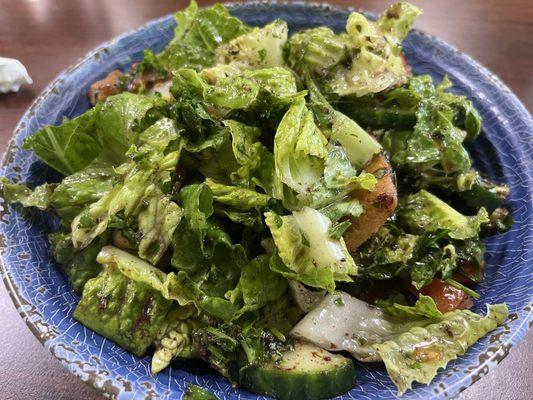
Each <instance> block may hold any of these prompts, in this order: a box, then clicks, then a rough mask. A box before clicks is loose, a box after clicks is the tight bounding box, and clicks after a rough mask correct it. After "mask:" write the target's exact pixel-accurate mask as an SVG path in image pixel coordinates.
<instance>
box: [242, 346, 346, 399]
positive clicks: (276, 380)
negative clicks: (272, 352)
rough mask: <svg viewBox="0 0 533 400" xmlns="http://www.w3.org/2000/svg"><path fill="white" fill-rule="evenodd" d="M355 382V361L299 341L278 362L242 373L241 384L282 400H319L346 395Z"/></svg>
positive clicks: (253, 367)
mask: <svg viewBox="0 0 533 400" xmlns="http://www.w3.org/2000/svg"><path fill="white" fill-rule="evenodd" d="M354 383H355V370H354V366H353V362H352V360H351V359H349V358H346V357H343V356H341V355H339V354H331V353H329V352H327V351H326V350H324V349H321V348H320V347H317V346H315V345H313V344H310V343H306V342H300V341H298V342H296V343H295V344H294V349H293V350H291V351H288V352H286V353H285V354H283V356H282V357H281V358H280V359H279V360H278V361H276V362H274V361H272V362H269V363H267V364H263V365H259V366H255V365H254V366H250V367H248V368H245V369H244V370H242V371H241V384H242V386H244V387H245V388H247V389H248V390H251V391H253V392H255V393H259V394H264V395H267V396H272V397H275V398H277V399H281V400H315V399H325V398H330V397H335V396H338V395H341V394H343V393H346V392H347V391H349V390H350V389H351V388H353V386H354Z"/></svg>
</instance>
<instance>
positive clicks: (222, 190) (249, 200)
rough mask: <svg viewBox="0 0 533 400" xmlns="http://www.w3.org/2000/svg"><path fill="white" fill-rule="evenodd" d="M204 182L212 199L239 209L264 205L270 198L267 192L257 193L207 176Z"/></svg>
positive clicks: (247, 209)
mask: <svg viewBox="0 0 533 400" xmlns="http://www.w3.org/2000/svg"><path fill="white" fill-rule="evenodd" d="M205 184H206V185H207V186H208V187H209V189H211V192H212V193H213V200H214V201H216V202H218V203H221V204H225V205H228V206H231V207H233V208H234V209H236V210H240V211H249V210H251V209H254V208H255V209H258V208H261V207H265V206H266V205H267V204H268V203H269V201H270V199H271V197H270V196H269V195H267V194H263V193H257V192H255V191H253V190H249V189H245V188H240V187H238V186H228V185H222V184H220V183H217V182H215V181H213V180H211V179H209V178H207V179H206V180H205Z"/></svg>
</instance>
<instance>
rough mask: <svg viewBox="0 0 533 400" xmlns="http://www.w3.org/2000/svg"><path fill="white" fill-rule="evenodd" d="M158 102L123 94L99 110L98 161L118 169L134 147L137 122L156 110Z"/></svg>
mask: <svg viewBox="0 0 533 400" xmlns="http://www.w3.org/2000/svg"><path fill="white" fill-rule="evenodd" d="M154 101H156V98H153V97H149V96H144V95H139V94H133V93H128V92H124V93H121V94H118V95H115V96H111V97H108V98H107V99H106V101H105V102H103V103H99V104H98V105H97V106H96V109H95V110H96V113H95V119H96V122H95V124H96V132H97V135H98V139H99V141H100V143H101V144H102V149H101V151H102V152H101V153H100V154H99V159H101V160H103V161H107V162H109V163H110V164H111V165H118V164H121V163H122V162H124V161H126V157H125V153H126V151H127V150H128V149H129V147H130V146H131V145H132V144H134V143H135V131H134V127H135V122H136V121H137V120H139V119H141V118H142V117H143V116H144V115H145V114H146V112H147V111H148V110H149V109H150V108H152V107H153V106H154Z"/></svg>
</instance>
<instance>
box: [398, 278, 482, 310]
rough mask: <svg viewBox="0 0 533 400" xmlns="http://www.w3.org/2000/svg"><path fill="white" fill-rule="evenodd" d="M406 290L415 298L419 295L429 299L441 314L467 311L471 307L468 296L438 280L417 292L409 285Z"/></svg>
mask: <svg viewBox="0 0 533 400" xmlns="http://www.w3.org/2000/svg"><path fill="white" fill-rule="evenodd" d="M407 288H408V289H409V291H410V292H411V293H413V294H414V295H415V296H417V297H418V296H420V295H421V294H423V295H424V296H429V297H431V298H432V299H433V300H434V301H435V304H436V305H437V308H438V309H439V311H440V312H442V313H445V312H448V311H453V310H464V309H468V308H471V307H472V305H473V303H472V298H471V297H470V296H469V295H467V294H466V293H465V292H463V291H462V290H461V289H457V288H455V287H453V286H452V285H450V284H448V283H446V282H444V281H441V280H440V279H434V280H433V281H432V282H431V283H430V284H429V285H427V286H424V287H423V288H422V289H420V290H417V289H416V288H415V287H414V286H413V285H411V284H410V283H408V284H407Z"/></svg>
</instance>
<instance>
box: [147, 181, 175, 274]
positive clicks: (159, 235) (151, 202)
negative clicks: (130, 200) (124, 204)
mask: <svg viewBox="0 0 533 400" xmlns="http://www.w3.org/2000/svg"><path fill="white" fill-rule="evenodd" d="M144 202H145V203H146V205H145V208H144V209H143V210H142V211H140V212H139V216H138V227H139V232H140V234H141V235H142V237H141V241H140V242H139V257H141V258H142V259H144V260H147V261H149V262H151V263H152V264H156V263H157V262H158V261H159V260H160V259H161V257H162V256H163V254H164V253H165V251H166V250H167V248H168V246H169V244H170V242H171V240H172V236H173V234H174V231H175V230H176V227H177V226H178V224H179V223H180V221H181V218H182V216H183V210H182V209H181V207H180V206H178V205H177V204H176V203H174V202H173V201H172V200H171V199H170V197H169V196H165V195H163V194H162V193H161V192H160V191H159V190H154V193H153V194H152V195H151V196H149V197H147V198H146V199H145V200H144Z"/></svg>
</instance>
